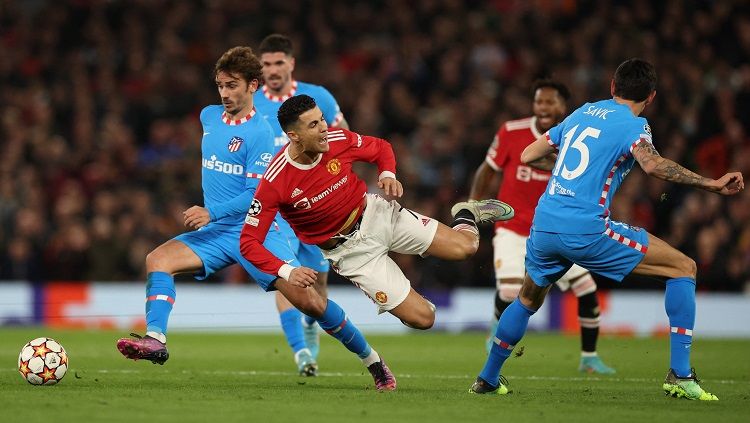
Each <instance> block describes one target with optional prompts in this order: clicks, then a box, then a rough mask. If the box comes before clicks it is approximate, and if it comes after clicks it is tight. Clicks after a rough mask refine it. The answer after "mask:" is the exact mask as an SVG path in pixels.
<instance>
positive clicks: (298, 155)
mask: <svg viewBox="0 0 750 423" xmlns="http://www.w3.org/2000/svg"><path fill="white" fill-rule="evenodd" d="M297 145H298V144H292V145H290V146H289V157H291V159H292V160H294V161H295V162H297V163H299V164H305V165H309V164H313V163H315V160H317V159H318V156H320V155H321V154H322V153H313V152H310V151H304V150H302V148H301V147H297Z"/></svg>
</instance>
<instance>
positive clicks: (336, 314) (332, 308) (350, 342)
mask: <svg viewBox="0 0 750 423" xmlns="http://www.w3.org/2000/svg"><path fill="white" fill-rule="evenodd" d="M318 324H319V325H320V327H321V328H323V330H325V331H326V332H328V334H330V335H331V336H333V337H334V338H336V339H338V340H339V341H340V342H341V343H342V344H344V346H345V347H346V349H348V350H349V351H351V352H353V353H354V354H357V356H358V357H359V358H366V357H367V356H369V355H370V352H372V348H370V345H369V344H368V343H367V340H365V337H364V335H362V332H360V331H359V329H357V327H356V326H354V323H352V322H350V321H349V319H347V318H346V315H345V314H344V310H343V309H342V308H341V307H339V305H338V304H336V303H335V302H333V301H332V300H328V305H327V306H326V311H325V312H324V313H323V315H322V316H320V318H319V319H318Z"/></svg>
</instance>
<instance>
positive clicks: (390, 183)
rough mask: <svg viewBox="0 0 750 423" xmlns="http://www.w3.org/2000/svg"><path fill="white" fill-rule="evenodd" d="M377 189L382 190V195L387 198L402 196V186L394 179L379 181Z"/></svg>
mask: <svg viewBox="0 0 750 423" xmlns="http://www.w3.org/2000/svg"><path fill="white" fill-rule="evenodd" d="M378 188H380V189H382V190H383V193H385V195H388V196H392V197H396V198H401V196H402V195H404V186H403V185H401V182H399V181H397V180H396V179H395V178H383V179H381V180H379V181H378Z"/></svg>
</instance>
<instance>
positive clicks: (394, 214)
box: [321, 194, 438, 313]
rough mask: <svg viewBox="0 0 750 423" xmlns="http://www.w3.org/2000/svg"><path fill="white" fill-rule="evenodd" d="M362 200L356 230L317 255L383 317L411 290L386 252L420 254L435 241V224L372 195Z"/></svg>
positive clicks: (429, 219) (395, 203)
mask: <svg viewBox="0 0 750 423" xmlns="http://www.w3.org/2000/svg"><path fill="white" fill-rule="evenodd" d="M366 196H367V207H366V208H365V212H364V215H363V217H362V224H361V225H360V228H359V230H358V231H355V232H353V233H351V234H349V236H348V238H349V239H347V240H346V241H345V242H344V243H342V244H341V245H339V246H337V247H336V248H334V249H332V250H323V249H321V251H322V252H323V257H325V258H326V259H328V260H330V261H331V264H332V266H333V268H334V270H335V271H336V272H337V273H338V274H340V275H341V276H344V277H346V278H349V279H350V280H351V281H352V283H354V285H356V286H357V287H358V288H359V289H361V290H362V291H363V292H364V293H365V294H366V295H367V296H368V297H370V299H371V300H372V301H373V302H374V303H375V304H376V305H377V307H378V312H379V313H383V312H386V311H389V310H392V309H393V308H395V307H396V306H398V305H399V304H401V303H402V302H403V301H404V300H405V299H406V296H407V295H409V291H410V290H411V283H410V282H409V279H407V278H406V276H405V275H404V273H403V272H402V271H401V269H400V268H399V267H398V265H396V263H395V262H394V261H393V260H392V259H391V258H390V257H388V252H389V251H394V252H397V253H401V254H413V255H422V254H424V252H425V251H427V249H428V248H429V247H430V245H431V244H432V240H433V238H435V233H436V232H437V228H438V222H437V221H436V220H435V219H432V218H430V217H426V216H423V215H421V214H419V213H417V212H415V211H412V210H409V209H407V208H404V207H401V205H400V204H399V203H397V202H396V201H387V200H385V199H384V198H382V197H380V196H378V195H375V194H366Z"/></svg>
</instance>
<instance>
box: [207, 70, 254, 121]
mask: <svg viewBox="0 0 750 423" xmlns="http://www.w3.org/2000/svg"><path fill="white" fill-rule="evenodd" d="M215 81H216V88H217V89H218V91H219V96H220V97H221V104H222V105H224V110H225V111H226V112H227V113H228V114H230V115H232V116H234V115H236V114H237V113H239V112H241V111H242V110H243V109H245V108H247V106H248V105H249V104H250V103H251V101H252V98H253V93H254V92H255V91H256V90H257V89H258V81H257V80H255V79H254V80H252V81H251V82H250V83H249V84H248V82H247V81H245V79H244V78H242V76H240V75H239V74H229V73H227V72H224V71H220V72H218V73H217V74H216V78H215Z"/></svg>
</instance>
